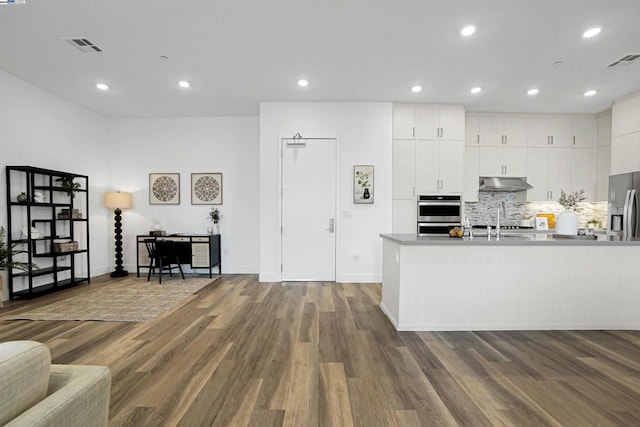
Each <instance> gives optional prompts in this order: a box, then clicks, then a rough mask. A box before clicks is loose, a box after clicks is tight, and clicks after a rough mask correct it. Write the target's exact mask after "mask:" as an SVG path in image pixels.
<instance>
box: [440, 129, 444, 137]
mask: <svg viewBox="0 0 640 427" xmlns="http://www.w3.org/2000/svg"><path fill="white" fill-rule="evenodd" d="M440 138H444V128H440Z"/></svg>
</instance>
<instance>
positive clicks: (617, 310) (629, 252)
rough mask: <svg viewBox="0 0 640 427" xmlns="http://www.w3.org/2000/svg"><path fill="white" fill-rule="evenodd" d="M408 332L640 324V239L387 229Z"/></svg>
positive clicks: (390, 287)
mask: <svg viewBox="0 0 640 427" xmlns="http://www.w3.org/2000/svg"><path fill="white" fill-rule="evenodd" d="M381 237H382V238H383V272H382V300H381V302H380V307H381V309H382V310H383V311H384V313H385V314H386V315H387V317H388V318H389V319H390V320H391V322H392V323H393V324H394V326H395V327H396V328H397V329H398V330H405V331H407V330H411V331H453V330H532V329H533V330H542V329H640V308H639V305H640V274H638V267H639V266H640V240H639V239H627V240H616V241H612V240H608V238H607V237H606V236H600V237H599V239H567V238H554V237H553V235H550V234H548V235H547V234H532V235H530V236H503V237H501V238H500V240H496V239H495V237H492V239H491V240H487V237H475V238H473V239H469V238H449V237H421V236H420V237H419V236H416V235H414V234H383V235H381Z"/></svg>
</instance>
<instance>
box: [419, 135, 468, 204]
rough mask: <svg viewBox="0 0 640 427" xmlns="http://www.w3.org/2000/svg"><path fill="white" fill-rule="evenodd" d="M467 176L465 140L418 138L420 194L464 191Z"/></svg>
mask: <svg viewBox="0 0 640 427" xmlns="http://www.w3.org/2000/svg"><path fill="white" fill-rule="evenodd" d="M464 176H465V175H464V143H463V142H462V141H433V140H417V141H416V188H417V191H418V194H426V193H462V192H463V191H464Z"/></svg>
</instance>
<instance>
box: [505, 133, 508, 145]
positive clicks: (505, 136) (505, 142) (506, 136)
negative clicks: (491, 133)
mask: <svg viewBox="0 0 640 427" xmlns="http://www.w3.org/2000/svg"><path fill="white" fill-rule="evenodd" d="M507 141H508V140H507V135H505V136H504V143H505V144H506V143H507Z"/></svg>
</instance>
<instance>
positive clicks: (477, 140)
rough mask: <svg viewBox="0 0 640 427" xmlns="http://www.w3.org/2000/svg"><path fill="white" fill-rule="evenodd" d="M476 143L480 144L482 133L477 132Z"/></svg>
mask: <svg viewBox="0 0 640 427" xmlns="http://www.w3.org/2000/svg"><path fill="white" fill-rule="evenodd" d="M476 144H480V134H479V133H478V134H476Z"/></svg>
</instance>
